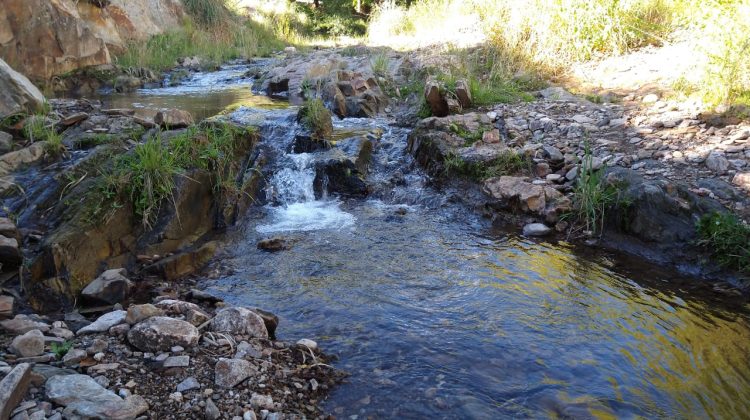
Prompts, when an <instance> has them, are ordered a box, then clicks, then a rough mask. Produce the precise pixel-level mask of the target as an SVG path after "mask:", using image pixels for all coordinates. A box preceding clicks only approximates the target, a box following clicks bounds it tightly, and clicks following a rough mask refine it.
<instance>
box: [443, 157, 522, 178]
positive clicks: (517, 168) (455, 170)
mask: <svg viewBox="0 0 750 420" xmlns="http://www.w3.org/2000/svg"><path fill="white" fill-rule="evenodd" d="M529 168H530V162H529V160H528V159H527V158H525V157H524V156H523V155H519V154H518V153H516V152H514V151H512V150H507V151H505V152H503V153H501V154H500V155H499V156H497V157H496V158H494V159H492V160H491V161H489V162H469V161H466V160H464V159H463V158H462V157H461V156H459V155H457V154H455V153H449V154H447V155H446V156H445V157H444V158H443V171H444V175H445V176H459V177H462V178H468V179H473V180H476V181H482V180H485V179H487V178H492V177H496V176H503V175H515V174H518V173H521V172H523V171H528V169H529Z"/></svg>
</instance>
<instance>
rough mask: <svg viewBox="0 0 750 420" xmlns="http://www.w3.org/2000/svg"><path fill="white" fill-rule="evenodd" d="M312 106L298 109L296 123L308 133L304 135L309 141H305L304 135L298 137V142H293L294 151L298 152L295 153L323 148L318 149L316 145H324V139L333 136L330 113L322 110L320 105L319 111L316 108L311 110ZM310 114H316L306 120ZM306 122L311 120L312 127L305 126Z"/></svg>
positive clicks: (325, 109)
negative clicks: (300, 124)
mask: <svg viewBox="0 0 750 420" xmlns="http://www.w3.org/2000/svg"><path fill="white" fill-rule="evenodd" d="M313 106H314V105H313V104H305V105H303V106H302V107H300V109H299V111H298V112H297V122H299V123H302V125H303V127H304V128H305V129H307V130H308V131H309V134H306V135H307V136H308V137H309V138H310V139H309V140H307V141H306V140H304V138H303V137H304V135H302V138H300V136H298V140H295V146H294V149H295V150H300V151H299V152H295V153H303V152H306V151H307V152H312V151H315V150H318V149H319V148H324V147H323V146H320V147H319V148H318V146H316V144H321V145H324V144H325V139H328V138H330V137H331V135H332V134H333V118H332V116H331V112H330V111H328V109H327V108H322V104H321V105H320V107H321V109H319V108H317V107H315V108H313ZM310 112H315V113H316V115H315V117H314V118H308V113H310ZM308 120H313V121H314V125H313V126H310V125H308V124H306V121H308ZM316 142H317V143H316ZM305 149H307V150H305Z"/></svg>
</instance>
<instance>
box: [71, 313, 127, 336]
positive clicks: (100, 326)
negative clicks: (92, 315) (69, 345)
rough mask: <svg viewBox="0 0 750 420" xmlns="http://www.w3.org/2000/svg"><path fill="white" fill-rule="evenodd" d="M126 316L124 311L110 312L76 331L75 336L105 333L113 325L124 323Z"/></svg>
mask: <svg viewBox="0 0 750 420" xmlns="http://www.w3.org/2000/svg"><path fill="white" fill-rule="evenodd" d="M126 315H127V312H125V311H112V312H109V313H106V314H104V315H102V316H100V317H99V318H97V319H96V321H94V322H92V323H91V324H89V325H87V326H85V327H83V328H81V329H80V330H78V331H76V335H83V334H93V333H100V332H104V331H107V330H109V329H110V328H112V327H114V326H115V325H117V324H122V323H123V322H125V316H126Z"/></svg>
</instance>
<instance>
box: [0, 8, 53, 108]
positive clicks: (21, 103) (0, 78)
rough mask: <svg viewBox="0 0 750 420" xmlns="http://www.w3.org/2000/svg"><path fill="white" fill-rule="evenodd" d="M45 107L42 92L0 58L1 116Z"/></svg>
mask: <svg viewBox="0 0 750 420" xmlns="http://www.w3.org/2000/svg"><path fill="white" fill-rule="evenodd" d="M4 7H7V5H6V6H4ZM43 107H44V95H42V92H40V91H39V89H37V87H36V86H34V85H33V84H32V83H31V81H29V79H27V78H26V76H24V75H22V74H21V73H18V72H17V71H15V70H13V69H12V68H11V67H10V66H9V65H8V64H7V63H6V62H5V61H4V60H3V59H0V118H5V117H7V116H9V115H13V114H21V113H25V114H34V113H36V112H38V111H41V110H42V109H43Z"/></svg>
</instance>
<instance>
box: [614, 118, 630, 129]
mask: <svg viewBox="0 0 750 420" xmlns="http://www.w3.org/2000/svg"><path fill="white" fill-rule="evenodd" d="M627 123H628V119H627V118H613V119H611V120H609V126H610V127H612V128H618V127H622V126H624V125H625V124H627Z"/></svg>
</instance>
